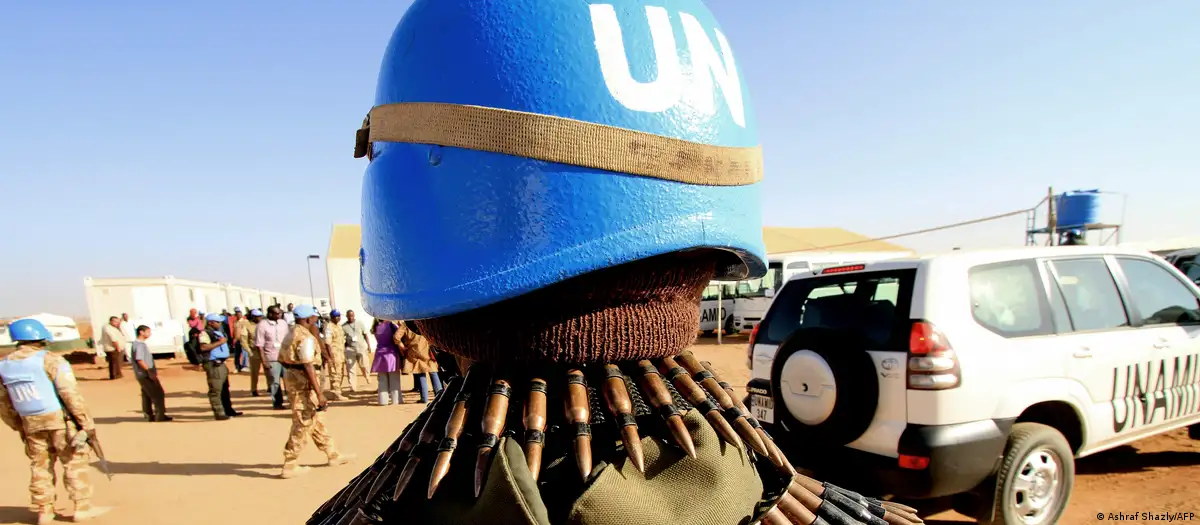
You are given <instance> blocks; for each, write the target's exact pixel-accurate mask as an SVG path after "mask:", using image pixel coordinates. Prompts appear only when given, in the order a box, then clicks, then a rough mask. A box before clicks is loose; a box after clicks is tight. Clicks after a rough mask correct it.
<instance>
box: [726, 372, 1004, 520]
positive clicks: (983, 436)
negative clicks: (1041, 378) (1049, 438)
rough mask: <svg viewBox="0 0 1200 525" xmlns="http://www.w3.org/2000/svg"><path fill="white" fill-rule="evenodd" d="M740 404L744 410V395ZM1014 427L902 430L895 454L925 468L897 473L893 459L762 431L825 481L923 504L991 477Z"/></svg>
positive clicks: (757, 384) (999, 422) (987, 424)
mask: <svg viewBox="0 0 1200 525" xmlns="http://www.w3.org/2000/svg"><path fill="white" fill-rule="evenodd" d="M762 382H763V381H762V380H761V379H756V380H753V381H751V384H750V385H748V390H750V391H751V392H754V391H761V390H762V388H763V385H762ZM745 402H746V405H747V406H749V404H750V399H749V396H747V398H746V401H745ZM1014 422H1015V420H1013V419H995V420H993V419H988V420H983V421H974V422H970V423H961V424H955V425H912V424H910V425H908V427H907V428H905V429H904V432H903V433H902V434H901V436H900V442H899V443H898V452H899V453H900V454H901V455H902V456H915V457H919V458H928V460H929V461H928V465H927V466H926V467H925V468H922V469H919V470H916V469H909V468H901V467H900V462H899V460H898V459H897V458H892V457H887V456H881V455H878V454H873V453H869V452H863V451H860V450H855V449H852V448H849V447H844V446H830V445H828V444H824V445H823V444H820V443H808V442H805V441H804V438H803V437H802V436H800V435H792V434H789V433H788V432H787V431H785V430H784V429H783V428H782V427H780V426H779V425H770V424H766V423H764V424H763V426H764V428H766V430H767V432H769V433H771V434H772V436H773V437H774V438H775V440H776V442H777V443H779V444H780V446H781V447H782V448H783V449H784V450H785V451H787V452H788V457H789V459H791V460H792V462H793V463H795V464H796V465H797V466H803V467H807V468H811V469H814V470H816V471H817V472H818V474H819V475H821V476H822V477H824V478H825V479H827V480H829V481H831V482H835V483H840V484H843V485H845V486H847V487H856V488H861V489H862V490H868V491H872V492H874V493H880V494H889V495H894V496H898V497H903V498H913V499H926V498H937V497H941V496H948V495H951V494H959V493H963V492H970V491H971V490H972V489H974V488H975V487H976V486H978V485H979V484H980V483H982V482H983V481H984V480H986V479H988V477H990V476H991V475H992V474H993V473H995V471H996V469H997V467H998V466H999V464H1000V459H1001V456H1002V455H1003V454H1004V447H1005V445H1006V443H1007V442H1008V433H1009V431H1010V430H1011V429H1012V425H1013V423H1014ZM813 459H815V461H810V460H813Z"/></svg>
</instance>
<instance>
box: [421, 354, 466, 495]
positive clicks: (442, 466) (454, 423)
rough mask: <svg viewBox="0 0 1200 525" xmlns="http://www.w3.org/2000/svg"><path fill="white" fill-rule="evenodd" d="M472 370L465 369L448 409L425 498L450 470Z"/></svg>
mask: <svg viewBox="0 0 1200 525" xmlns="http://www.w3.org/2000/svg"><path fill="white" fill-rule="evenodd" d="M474 371H475V367H471V369H470V370H467V375H466V377H465V379H464V381H463V383H464V384H463V387H462V390H460V391H459V392H458V395H457V396H455V397H454V408H452V409H451V410H450V419H448V420H447V421H446V432H445V434H443V436H445V437H443V438H442V441H441V442H440V443H438V449H437V450H438V455H437V460H436V461H435V462H434V464H433V472H432V473H430V474H429V489H428V490H427V491H426V492H425V498H426V499H433V494H434V493H435V492H437V489H438V486H439V485H441V483H442V479H443V478H445V477H446V474H447V473H449V472H450V458H451V456H453V455H454V449H455V448H458V438H459V437H460V436H462V431H463V426H464V425H465V424H466V422H467V403H468V402H469V401H470V400H471V388H472V386H473V385H474V383H472V382H471V373H472V372H474Z"/></svg>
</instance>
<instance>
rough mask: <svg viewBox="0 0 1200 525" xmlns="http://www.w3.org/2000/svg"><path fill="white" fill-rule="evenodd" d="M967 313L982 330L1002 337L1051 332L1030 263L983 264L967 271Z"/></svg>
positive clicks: (1044, 301) (1038, 283) (1034, 271)
mask: <svg viewBox="0 0 1200 525" xmlns="http://www.w3.org/2000/svg"><path fill="white" fill-rule="evenodd" d="M967 282H968V285H969V288H970V293H971V312H972V315H974V316H975V321H976V322H977V323H979V324H980V325H981V326H983V327H984V328H987V329H988V330H991V331H992V332H994V333H996V334H998V335H1001V336H1004V337H1025V336H1031V335H1045V334H1050V333H1053V332H1054V323H1053V322H1051V320H1050V316H1049V313H1048V311H1047V310H1048V308H1047V305H1046V300H1045V294H1044V292H1043V291H1042V290H1043V287H1042V280H1041V278H1040V277H1039V276H1038V273H1037V266H1036V264H1035V263H1034V262H1033V261H1013V262H1002V263H995V264H987V265H982V266H976V267H974V268H971V269H970V270H969V271H968V272H967Z"/></svg>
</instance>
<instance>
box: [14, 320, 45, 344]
mask: <svg viewBox="0 0 1200 525" xmlns="http://www.w3.org/2000/svg"><path fill="white" fill-rule="evenodd" d="M8 336H9V338H10V339H12V340H13V341H17V342H30V341H45V342H47V343H49V342H51V341H53V340H54V336H53V335H51V334H50V330H47V329H46V325H44V324H42V322H41V321H38V320H37V319H18V320H16V321H13V322H12V323H9V325H8Z"/></svg>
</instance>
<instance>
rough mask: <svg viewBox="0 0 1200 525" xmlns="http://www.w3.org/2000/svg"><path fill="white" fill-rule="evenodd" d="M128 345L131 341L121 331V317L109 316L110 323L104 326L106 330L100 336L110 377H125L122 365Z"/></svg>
mask: <svg viewBox="0 0 1200 525" xmlns="http://www.w3.org/2000/svg"><path fill="white" fill-rule="evenodd" d="M126 346H129V343H128V341H126V340H125V334H123V333H121V318H120V317H117V316H115V315H114V316H112V317H109V318H108V324H107V325H105V326H104V332H103V334H101V336H100V347H101V348H103V349H104V358H105V359H107V360H108V378H109V379H120V378H122V377H125V376H124V375H123V374H122V372H121V365H122V364H123V361H124V359H122V358H123V357H124V356H125V347H126Z"/></svg>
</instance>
